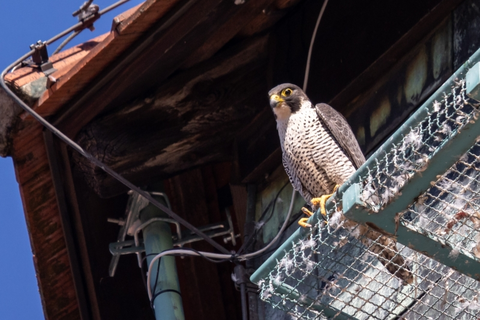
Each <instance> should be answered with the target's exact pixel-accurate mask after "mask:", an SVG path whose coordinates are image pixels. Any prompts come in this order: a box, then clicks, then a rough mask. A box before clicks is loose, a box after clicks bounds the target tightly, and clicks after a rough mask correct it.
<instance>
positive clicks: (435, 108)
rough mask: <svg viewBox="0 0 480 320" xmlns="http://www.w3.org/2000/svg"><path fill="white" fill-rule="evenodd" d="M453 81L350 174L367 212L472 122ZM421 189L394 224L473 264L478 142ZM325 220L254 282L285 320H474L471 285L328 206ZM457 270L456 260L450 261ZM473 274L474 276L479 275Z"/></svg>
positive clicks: (477, 290)
mask: <svg viewBox="0 0 480 320" xmlns="http://www.w3.org/2000/svg"><path fill="white" fill-rule="evenodd" d="M465 91H466V89H465V81H464V80H461V79H456V80H454V81H453V82H452V87H451V90H450V92H446V93H444V94H443V99H438V100H436V101H434V102H433V103H432V104H431V105H430V106H426V108H428V111H427V112H426V113H425V114H426V116H425V117H424V118H423V119H422V120H420V121H418V123H416V124H415V125H413V126H412V127H410V128H408V130H407V131H404V133H403V134H402V138H401V139H399V142H397V143H393V144H391V146H390V148H389V149H388V150H389V151H386V152H383V154H381V155H380V156H377V157H376V158H375V160H374V161H373V162H369V163H370V164H371V165H369V166H367V167H366V168H365V170H363V171H362V172H363V173H362V174H361V175H359V179H358V181H353V182H358V183H359V185H360V187H361V191H360V199H361V201H362V202H363V206H364V207H365V209H366V210H367V211H369V212H371V213H377V212H380V211H381V210H382V209H384V208H385V207H386V206H388V205H389V204H390V203H392V202H394V201H395V200H396V199H397V198H398V197H399V195H401V192H402V190H403V188H404V187H408V182H409V181H410V180H411V179H412V178H413V177H414V176H418V175H421V174H422V172H423V171H424V170H425V169H426V168H427V167H428V166H429V165H431V159H432V157H434V156H435V155H436V154H437V152H438V151H439V150H440V149H442V148H443V147H444V146H445V145H446V144H448V143H449V140H450V139H451V138H452V137H454V136H455V135H457V134H459V133H460V132H461V131H462V129H464V127H465V126H466V125H467V124H468V123H471V122H474V121H476V120H477V118H478V111H477V106H478V102H477V101H475V100H472V99H470V98H468V97H467V95H466V93H465ZM443 172H444V174H443V175H439V176H437V177H436V181H432V182H431V186H430V188H428V190H426V191H425V192H423V193H422V194H421V195H420V196H419V197H417V198H416V199H415V201H414V202H413V203H411V204H410V205H409V206H408V208H407V209H406V210H404V211H403V212H401V213H400V214H399V215H398V217H399V219H398V221H397V223H401V224H402V225H403V226H405V227H407V228H409V229H411V230H413V231H415V232H418V233H422V234H424V235H426V236H428V237H429V238H430V239H434V240H436V241H438V242H440V243H441V244H443V245H446V246H448V247H450V248H453V250H451V253H450V257H449V258H450V259H456V256H457V255H458V254H459V253H462V254H463V255H465V256H468V257H471V258H473V259H476V260H477V261H478V258H480V244H479V243H480V213H479V212H480V190H479V189H478V187H479V186H480V185H479V182H480V176H479V175H480V142H479V143H476V144H475V145H473V146H472V147H471V148H470V150H469V151H468V152H467V153H465V154H464V155H463V156H461V157H459V160H458V161H457V162H456V163H455V164H454V165H453V166H452V167H450V168H446V169H445V170H444V171H443ZM334 203H335V205H334V207H333V209H331V210H330V212H329V213H328V215H329V217H330V218H329V221H328V223H327V222H325V221H320V222H318V223H317V224H316V225H315V226H314V228H313V231H312V233H311V234H310V235H309V236H308V238H306V239H302V240H299V241H298V242H296V243H293V247H292V248H291V249H290V250H288V251H286V252H285V254H284V255H283V257H282V258H281V259H279V260H278V261H277V265H276V266H275V267H274V268H273V270H271V271H270V273H269V274H268V276H266V277H265V278H263V279H262V280H261V281H260V283H259V286H260V289H261V298H262V299H263V300H265V301H268V302H270V303H271V304H272V305H273V306H274V307H277V308H280V309H283V310H285V311H286V312H288V313H290V314H291V315H292V317H293V318H302V319H321V318H323V317H328V318H350V317H352V318H357V319H401V318H404V319H479V318H480V302H479V301H478V299H479V296H478V295H479V294H480V282H478V281H476V280H474V279H472V278H470V277H467V276H465V275H463V274H461V273H459V272H456V271H455V270H453V269H451V268H450V267H447V266H445V265H443V264H441V263H439V262H437V261H435V260H433V259H431V258H429V257H427V256H426V255H423V254H421V253H419V252H416V251H414V250H411V249H409V248H407V247H405V246H402V245H400V244H399V243H395V242H394V241H393V240H392V237H391V236H389V235H387V234H385V233H382V231H381V230H372V229H369V228H367V227H365V226H364V225H358V224H356V223H354V222H353V221H351V220H348V219H346V218H345V217H344V216H343V213H342V211H341V210H342V208H341V205H340V203H341V201H340V199H335V200H334ZM460 263H461V262H460ZM479 274H480V270H479Z"/></svg>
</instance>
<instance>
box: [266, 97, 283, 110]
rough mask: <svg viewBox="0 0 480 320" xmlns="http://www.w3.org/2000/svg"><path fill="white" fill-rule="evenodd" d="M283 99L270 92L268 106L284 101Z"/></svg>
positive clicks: (274, 105) (273, 106)
mask: <svg viewBox="0 0 480 320" xmlns="http://www.w3.org/2000/svg"><path fill="white" fill-rule="evenodd" d="M284 101H285V100H283V99H282V98H281V97H280V96H279V95H278V94H272V95H271V96H270V107H272V109H273V108H275V107H276V106H277V105H278V103H280V102H284Z"/></svg>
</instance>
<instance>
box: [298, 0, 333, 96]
mask: <svg viewBox="0 0 480 320" xmlns="http://www.w3.org/2000/svg"><path fill="white" fill-rule="evenodd" d="M327 4H328V0H325V1H323V6H322V9H321V10H320V14H319V15H318V19H317V23H316V24H315V28H314V29H313V34H312V38H311V39H310V47H309V48H308V56H307V64H306V66H305V78H304V79H303V92H305V93H306V92H307V84H308V76H309V75H310V61H311V60H312V51H313V44H314V43H315V38H316V37H317V30H318V26H319V25H320V21H321V20H322V17H323V13H324V12H325V8H326V7H327Z"/></svg>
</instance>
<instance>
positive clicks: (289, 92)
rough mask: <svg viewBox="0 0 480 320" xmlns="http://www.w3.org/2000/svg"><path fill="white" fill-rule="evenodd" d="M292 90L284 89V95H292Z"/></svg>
mask: <svg viewBox="0 0 480 320" xmlns="http://www.w3.org/2000/svg"><path fill="white" fill-rule="evenodd" d="M292 92H293V91H292V89H290V88H287V89H283V91H282V96H284V97H288V96H290V95H291V94H292Z"/></svg>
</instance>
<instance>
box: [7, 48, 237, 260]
mask: <svg viewBox="0 0 480 320" xmlns="http://www.w3.org/2000/svg"><path fill="white" fill-rule="evenodd" d="M33 52H34V50H31V51H30V52H29V53H27V54H25V55H23V56H22V57H21V58H20V59H18V60H17V61H15V62H13V63H12V64H10V65H9V66H8V67H7V68H6V69H5V70H3V71H2V73H1V74H0V86H1V87H2V88H3V89H4V90H5V92H6V93H7V94H8V95H9V96H10V97H11V98H12V99H13V101H15V102H16V103H17V104H18V105H20V107H22V109H24V110H25V111H26V112H27V113H29V114H30V115H31V116H32V117H33V118H34V119H36V120H37V121H38V122H40V123H41V124H42V125H43V126H44V127H45V128H47V129H48V130H50V131H51V132H52V133H53V134H55V135H56V136H57V137H58V138H60V140H62V141H63V142H65V143H66V144H67V145H69V146H70V147H71V148H72V149H74V150H75V151H77V152H78V153H80V154H81V155H82V156H84V157H85V158H87V159H88V160H89V161H91V162H92V163H93V164H95V165H96V166H97V167H99V168H100V169H102V170H103V171H105V172H106V173H108V174H109V175H111V176H112V177H113V178H115V179H116V180H117V181H119V182H121V183H122V184H124V185H125V186H127V187H128V188H129V189H131V190H134V191H135V192H137V193H139V194H140V195H141V196H142V197H144V198H145V199H147V200H148V201H150V203H151V204H153V205H155V206H156V207H157V208H159V209H160V210H162V211H164V212H165V213H166V214H168V215H169V216H170V217H171V218H172V219H175V220H176V221H178V222H179V223H180V224H182V225H183V226H184V227H186V228H188V229H190V230H191V231H193V232H195V233H196V234H197V235H199V236H200V237H202V238H203V239H204V240H205V241H206V242H208V243H209V244H211V245H212V246H213V247H214V248H216V249H217V250H219V251H220V252H223V253H226V254H230V252H229V251H228V250H227V249H225V248H224V247H222V246H221V245H219V244H218V243H217V242H215V241H214V240H212V239H211V238H210V237H208V236H207V235H206V234H205V233H203V232H202V231H200V230H198V229H197V228H196V227H194V226H193V225H192V224H190V223H189V222H188V221H186V220H185V219H183V218H181V217H180V216H179V215H177V214H176V213H175V212H173V211H172V210H170V209H169V208H167V207H166V206H165V205H163V204H161V203H160V202H159V201H157V200H156V199H154V198H153V197H152V196H151V195H150V194H149V193H148V192H145V191H143V190H141V189H140V188H138V187H137V186H135V185H134V184H133V183H131V182H130V181H128V180H127V179H125V178H123V177H122V176H121V175H120V174H118V173H117V172H115V171H114V170H113V169H111V168H110V167H109V166H107V165H106V164H104V163H103V162H102V161H100V160H98V159H97V158H95V157H94V156H92V155H91V154H90V153H88V152H87V151H85V150H84V149H83V148H82V147H81V146H80V145H78V144H77V143H76V142H74V141H73V140H71V139H70V138H69V137H67V136H66V135H65V134H63V132H61V131H60V130H58V129H57V128H55V127H54V126H53V125H51V124H50V123H49V122H48V121H47V120H45V119H44V118H43V117H42V116H40V115H39V114H38V113H37V112H35V111H34V110H33V109H32V108H30V107H29V106H28V105H27V104H26V103H24V102H23V101H22V100H21V99H20V98H19V97H17V96H16V95H15V94H14V93H13V91H12V90H10V88H9V87H8V86H7V85H6V83H5V79H4V78H5V74H6V73H7V71H8V70H10V69H12V68H13V67H14V66H16V65H17V64H19V63H20V62H21V61H23V60H25V59H26V58H27V57H29V56H30V55H32V53H33Z"/></svg>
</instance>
